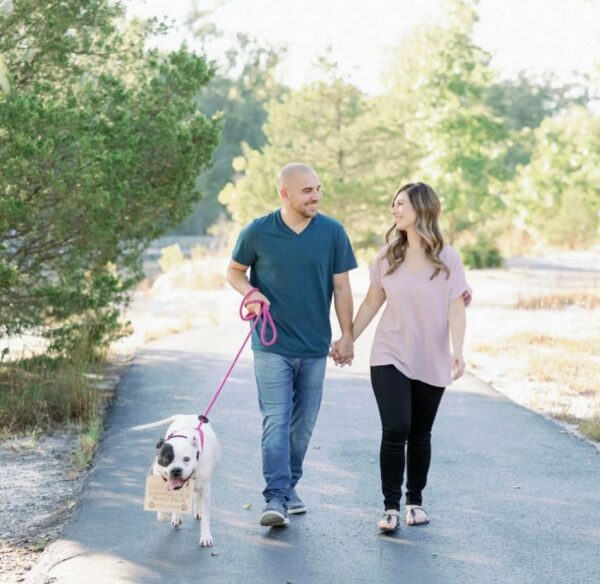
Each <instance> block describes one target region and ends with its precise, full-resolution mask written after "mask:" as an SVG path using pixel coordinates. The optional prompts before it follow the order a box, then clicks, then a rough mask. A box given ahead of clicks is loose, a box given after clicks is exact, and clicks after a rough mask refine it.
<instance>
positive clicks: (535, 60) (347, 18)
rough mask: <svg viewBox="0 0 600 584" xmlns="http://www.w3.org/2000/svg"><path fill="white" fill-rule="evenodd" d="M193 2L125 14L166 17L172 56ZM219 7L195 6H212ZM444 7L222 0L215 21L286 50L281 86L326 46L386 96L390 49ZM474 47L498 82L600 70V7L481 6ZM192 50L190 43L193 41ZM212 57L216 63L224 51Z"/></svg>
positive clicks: (434, 0)
mask: <svg viewBox="0 0 600 584" xmlns="http://www.w3.org/2000/svg"><path fill="white" fill-rule="evenodd" d="M192 1H193V0H168V1H167V2H166V1H165V0H126V1H125V4H126V6H128V13H129V14H131V15H137V16H159V17H164V16H166V17H167V18H168V19H170V20H173V21H174V24H175V28H174V30H173V32H172V33H171V34H169V35H168V36H167V37H166V38H164V39H162V40H161V42H160V46H161V47H163V48H169V49H174V48H176V47H177V46H179V44H180V42H181V40H182V38H184V37H185V33H184V28H183V27H182V25H181V23H182V22H183V20H184V18H185V16H186V15H187V14H188V13H189V10H190V6H191V4H192ZM215 1H217V2H218V0H205V1H202V0H200V2H199V6H200V8H202V7H208V6H214V5H215ZM443 5H444V1H443V0H418V1H416V0H366V1H365V0H354V1H352V0H223V1H222V2H221V5H220V7H219V8H217V10H216V11H215V12H214V14H213V17H212V18H213V20H214V21H215V23H216V24H217V26H218V27H219V28H220V29H221V30H223V31H224V32H225V33H228V34H235V33H236V32H245V33H249V34H250V35H251V36H253V37H255V38H256V39H257V40H258V41H259V42H265V43H271V44H275V45H281V46H286V47H287V48H288V54H289V56H288V58H287V59H286V61H285V62H284V64H283V67H282V70H281V76H282V80H283V81H284V82H286V83H287V84H289V85H291V86H292V87H297V86H299V85H301V84H302V83H303V82H306V81H308V80H310V79H311V74H314V67H313V65H314V63H315V61H316V59H317V57H318V56H319V55H320V54H322V53H323V52H324V51H325V49H326V48H327V47H328V46H330V47H331V49H332V56H333V58H334V59H335V60H336V61H337V62H338V64H339V67H340V69H341V70H342V72H343V73H344V74H345V75H346V76H347V77H348V79H349V80H350V81H352V82H353V83H355V84H356V85H357V86H358V87H360V88H361V89H363V91H366V92H367V93H377V92H379V91H381V90H382V89H383V84H382V78H381V76H382V71H383V70H384V69H385V67H386V64H387V63H389V62H390V60H391V56H392V54H393V48H394V47H395V46H397V44H398V43H399V41H400V39H401V38H402V36H404V35H406V34H407V33H408V32H410V31H411V30H412V29H414V27H416V26H422V25H426V24H427V23H428V22H431V21H432V20H434V21H439V20H440V19H441V18H443V16H442V15H443V10H442V7H443ZM479 16H480V20H479V23H478V25H477V28H476V31H475V39H474V40H475V42H476V43H477V44H478V45H479V46H481V47H483V48H484V49H485V50H487V51H488V52H490V53H491V54H492V65H493V67H494V68H495V69H496V70H497V71H499V73H500V75H501V76H502V77H509V78H510V77H515V76H516V75H517V73H518V72H519V71H521V70H526V71H528V72H529V73H530V75H532V76H534V77H540V76H541V75H543V74H544V72H553V73H554V74H555V75H556V77H557V78H558V79H559V80H561V81H568V80H572V79H573V71H584V72H591V71H592V70H593V68H594V66H595V64H596V65H597V64H600V0H480V3H479ZM190 44H192V45H193V41H190ZM212 50H213V53H212V54H211V49H210V48H209V57H211V58H214V59H218V57H219V51H222V50H223V46H219V45H215V46H214V47H213V48H212Z"/></svg>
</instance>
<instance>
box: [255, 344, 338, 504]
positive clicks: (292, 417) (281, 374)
mask: <svg viewBox="0 0 600 584" xmlns="http://www.w3.org/2000/svg"><path fill="white" fill-rule="evenodd" d="M326 364H327V357H319V358H317V359H299V358H295V357H283V356H281V355H277V354H275V353H269V352H267V351H255V352H254V374H255V376H256V385H257V387H258V405H259V407H260V412H261V414H262V418H263V424H262V427H263V432H262V462H263V476H264V477H265V481H266V483H267V486H266V487H265V489H264V491H263V495H264V497H265V500H266V501H267V502H268V501H270V500H271V499H273V498H277V499H280V500H281V501H283V502H287V500H288V496H289V489H290V488H291V487H295V486H296V483H297V482H298V481H299V480H300V477H301V476H302V463H303V461H304V455H305V454H306V451H307V449H308V443H309V441H310V437H311V435H312V431H313V428H314V426H315V422H316V421H317V415H318V413H319V407H320V406H321V396H322V395H323V379H324V377H325V366H326Z"/></svg>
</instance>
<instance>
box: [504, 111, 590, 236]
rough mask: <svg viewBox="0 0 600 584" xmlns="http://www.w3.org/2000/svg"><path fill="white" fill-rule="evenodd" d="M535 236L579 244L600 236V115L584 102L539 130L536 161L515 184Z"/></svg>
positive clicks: (525, 220)
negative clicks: (584, 106)
mask: <svg viewBox="0 0 600 584" xmlns="http://www.w3.org/2000/svg"><path fill="white" fill-rule="evenodd" d="M510 194H511V198H512V200H513V201H514V203H515V206H516V209H517V214H518V217H519V220H520V221H521V224H522V226H523V228H524V229H530V230H532V231H533V234H534V236H536V237H541V238H543V239H546V240H548V241H550V242H552V243H556V244H563V245H568V246H570V247H576V246H580V245H585V244H589V243H591V242H594V241H598V239H599V238H600V116H597V115H594V114H592V113H590V112H589V111H588V110H586V109H584V108H581V107H573V108H572V109H571V110H570V111H569V112H568V113H567V114H566V115H563V116H558V117H556V118H550V119H546V120H545V121H544V122H543V123H542V124H541V125H540V127H539V128H538V129H537V130H536V131H535V146H534V149H533V152H532V156H531V162H530V163H529V164H528V165H527V166H523V167H521V168H520V169H519V174H518V177H517V179H516V180H515V182H514V184H513V185H512V187H511V193H510Z"/></svg>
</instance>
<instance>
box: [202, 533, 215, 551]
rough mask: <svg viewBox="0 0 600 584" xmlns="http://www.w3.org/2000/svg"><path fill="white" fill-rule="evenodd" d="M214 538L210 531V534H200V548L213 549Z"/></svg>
mask: <svg viewBox="0 0 600 584" xmlns="http://www.w3.org/2000/svg"><path fill="white" fill-rule="evenodd" d="M212 545H213V538H212V533H210V531H209V532H208V533H201V534H200V547H212Z"/></svg>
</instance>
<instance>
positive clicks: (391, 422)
mask: <svg viewBox="0 0 600 584" xmlns="http://www.w3.org/2000/svg"><path fill="white" fill-rule="evenodd" d="M371 384H372V385H373V391H374V393H375V399H376V400H377V406H378V407H379V415H380V417H381V427H382V435H381V450H380V454H379V464H380V467H381V489H382V491H383V497H384V501H383V502H384V505H385V509H386V510H387V509H397V510H399V509H400V499H401V497H402V482H403V479H404V467H405V466H406V504H407V505H421V503H422V502H423V498H422V491H423V489H424V488H425V485H426V484H427V473H428V472H429V464H430V463H431V427H432V426H433V421H434V420H435V415H436V413H437V409H438V406H439V405H440V401H441V400H442V395H443V394H444V389H445V388H443V387H436V386H434V385H428V384H427V383H424V382H422V381H415V380H412V379H409V378H408V377H406V375H404V374H403V373H401V372H400V371H398V369H396V368H395V367H394V366H393V365H379V366H376V367H371ZM405 449H406V456H405V453H404V451H405Z"/></svg>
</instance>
